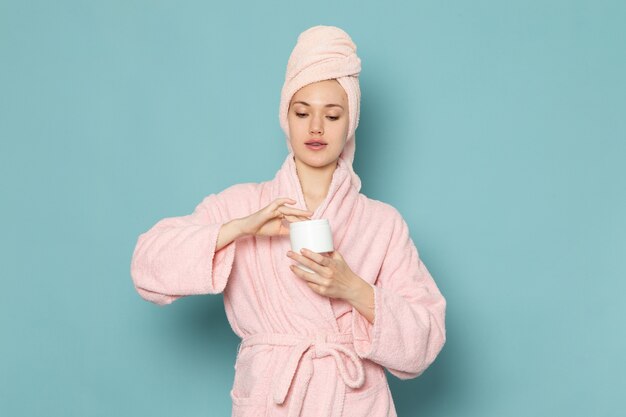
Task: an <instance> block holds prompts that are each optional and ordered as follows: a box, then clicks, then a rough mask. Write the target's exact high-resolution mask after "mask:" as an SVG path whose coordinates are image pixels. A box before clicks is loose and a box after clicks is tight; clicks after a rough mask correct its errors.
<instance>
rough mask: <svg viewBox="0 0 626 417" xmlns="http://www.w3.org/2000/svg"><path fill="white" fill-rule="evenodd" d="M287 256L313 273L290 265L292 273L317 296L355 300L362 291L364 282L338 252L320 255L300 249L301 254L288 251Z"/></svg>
mask: <svg viewBox="0 0 626 417" xmlns="http://www.w3.org/2000/svg"><path fill="white" fill-rule="evenodd" d="M287 256H289V257H290V258H291V259H293V260H294V261H296V262H299V263H300V264H302V265H304V266H306V267H308V268H310V269H312V270H313V271H315V272H313V273H311V272H308V271H305V270H303V269H301V268H298V267H297V266H296V265H293V264H292V265H290V268H291V270H292V271H293V273H294V274H296V275H297V276H298V277H300V278H302V279H304V280H305V281H306V283H307V284H308V286H309V287H310V288H311V289H312V290H313V291H315V292H316V293H318V294H319V295H323V296H325V297H331V298H339V299H345V300H352V299H355V298H357V296H358V294H359V293H360V292H361V291H362V289H363V284H364V283H365V281H363V279H362V278H361V277H359V276H358V275H356V274H355V273H354V272H352V270H351V269H350V267H348V264H346V262H345V260H344V259H343V256H342V255H341V254H340V253H339V252H338V251H334V252H330V254H328V253H326V254H320V253H315V252H312V251H310V250H308V249H302V254H298V253H295V252H292V251H289V252H287Z"/></svg>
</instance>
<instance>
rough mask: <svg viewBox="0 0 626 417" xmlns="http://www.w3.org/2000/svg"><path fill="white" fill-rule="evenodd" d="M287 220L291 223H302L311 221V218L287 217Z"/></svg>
mask: <svg viewBox="0 0 626 417" xmlns="http://www.w3.org/2000/svg"><path fill="white" fill-rule="evenodd" d="M285 220H287V221H289V222H290V223H295V222H301V221H305V220H309V218H308V217H300V216H285Z"/></svg>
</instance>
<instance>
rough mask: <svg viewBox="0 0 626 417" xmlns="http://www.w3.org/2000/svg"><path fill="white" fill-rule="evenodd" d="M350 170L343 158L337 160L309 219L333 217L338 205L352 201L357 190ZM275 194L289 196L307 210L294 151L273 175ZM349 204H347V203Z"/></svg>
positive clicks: (298, 205) (346, 209)
mask: <svg viewBox="0 0 626 417" xmlns="http://www.w3.org/2000/svg"><path fill="white" fill-rule="evenodd" d="M352 181H353V180H352V178H351V174H350V171H349V169H348V167H347V162H346V161H345V160H344V159H343V158H341V157H340V158H339V159H338V160H337V167H336V168H335V171H334V172H333V177H332V179H331V183H330V187H329V188H328V193H327V194H326V197H325V198H324V200H323V201H322V203H321V204H320V205H319V206H318V207H317V208H316V209H315V212H314V214H313V216H311V219H320V218H324V217H326V215H328V217H334V216H336V215H337V214H338V212H339V206H340V205H341V204H342V203H343V202H344V200H346V198H347V199H348V201H353V198H354V197H355V195H358V194H359V193H358V191H357V190H356V188H355V187H354V184H353V183H352ZM274 183H275V187H274V190H275V193H274V194H275V195H274V198H279V197H289V198H293V199H295V200H296V201H297V204H296V206H295V207H296V208H299V209H302V210H307V206H306V200H305V198H304V193H303V191H302V185H301V183H300V179H299V177H298V173H297V170H296V161H295V159H294V153H293V152H290V153H289V154H288V155H287V157H286V158H285V161H284V162H283V164H282V166H281V168H280V169H279V170H278V172H277V173H276V176H275V177H274ZM348 206H349V205H348ZM342 211H344V212H345V211H349V207H347V206H344V207H343V208H342Z"/></svg>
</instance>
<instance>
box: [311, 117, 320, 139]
mask: <svg viewBox="0 0 626 417" xmlns="http://www.w3.org/2000/svg"><path fill="white" fill-rule="evenodd" d="M310 132H311V134H312V135H321V134H322V133H323V129H322V123H321V122H320V121H319V120H317V119H312V120H311V127H310Z"/></svg>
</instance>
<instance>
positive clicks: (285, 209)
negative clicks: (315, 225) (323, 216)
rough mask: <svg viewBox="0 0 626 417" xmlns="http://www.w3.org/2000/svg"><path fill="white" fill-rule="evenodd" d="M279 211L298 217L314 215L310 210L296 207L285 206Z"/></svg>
mask: <svg viewBox="0 0 626 417" xmlns="http://www.w3.org/2000/svg"><path fill="white" fill-rule="evenodd" d="M278 210H280V211H282V212H283V213H285V214H296V215H298V214H299V215H301V216H304V215H309V214H313V212H312V211H310V210H301V209H299V208H295V207H285V206H281V207H279V208H278Z"/></svg>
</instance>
